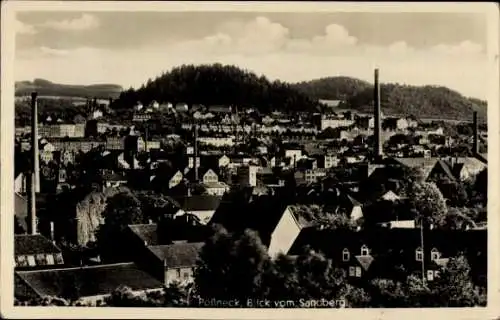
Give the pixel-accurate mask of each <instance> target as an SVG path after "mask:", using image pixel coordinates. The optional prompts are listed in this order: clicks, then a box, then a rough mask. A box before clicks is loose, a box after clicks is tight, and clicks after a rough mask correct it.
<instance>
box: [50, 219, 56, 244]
mask: <svg viewBox="0 0 500 320" xmlns="http://www.w3.org/2000/svg"><path fill="white" fill-rule="evenodd" d="M50 240H52V241H53V242H55V241H56V238H55V235H54V221H51V222H50Z"/></svg>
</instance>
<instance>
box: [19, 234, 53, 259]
mask: <svg viewBox="0 0 500 320" xmlns="http://www.w3.org/2000/svg"><path fill="white" fill-rule="evenodd" d="M14 239H15V241H14V252H15V255H16V256H18V255H32V254H38V253H60V252H61V249H59V248H58V247H57V246H56V245H55V244H53V243H52V242H51V241H50V240H49V239H47V238H45V237H44V236H42V235H41V234H34V235H28V234H22V235H16V236H15V238H14Z"/></svg>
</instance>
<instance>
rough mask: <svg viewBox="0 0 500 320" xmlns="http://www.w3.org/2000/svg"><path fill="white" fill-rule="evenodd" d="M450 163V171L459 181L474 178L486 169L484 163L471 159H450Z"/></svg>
mask: <svg viewBox="0 0 500 320" xmlns="http://www.w3.org/2000/svg"><path fill="white" fill-rule="evenodd" d="M450 161H451V167H452V171H453V173H454V175H455V177H456V178H457V179H459V180H460V181H464V180H467V179H469V178H472V177H475V176H476V175H477V174H479V173H480V172H481V171H483V170H484V169H486V168H487V167H488V165H487V164H486V163H484V162H483V161H481V160H479V159H477V158H473V157H458V158H451V160H450Z"/></svg>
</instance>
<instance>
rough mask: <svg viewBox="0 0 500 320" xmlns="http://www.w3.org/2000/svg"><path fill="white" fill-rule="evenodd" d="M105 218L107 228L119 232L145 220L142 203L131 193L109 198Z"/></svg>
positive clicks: (104, 213)
mask: <svg viewBox="0 0 500 320" xmlns="http://www.w3.org/2000/svg"><path fill="white" fill-rule="evenodd" d="M103 216H104V223H105V224H106V226H108V227H109V228H111V229H115V230H117V231H123V229H124V228H126V227H127V226H128V225H129V224H138V223H143V222H144V220H145V219H144V215H143V213H142V210H141V203H140V201H139V200H138V199H137V197H136V196H135V195H133V194H132V193H131V192H120V193H118V194H116V195H114V196H113V197H111V198H109V199H108V201H107V204H106V210H105V211H104V212H103Z"/></svg>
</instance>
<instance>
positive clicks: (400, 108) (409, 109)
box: [293, 77, 487, 120]
mask: <svg viewBox="0 0 500 320" xmlns="http://www.w3.org/2000/svg"><path fill="white" fill-rule="evenodd" d="M293 87H294V88H296V89H297V90H299V91H300V92H302V93H305V94H307V95H309V96H310V97H311V98H314V99H335V100H346V102H347V106H348V107H349V108H352V109H355V110H358V111H360V112H372V110H373V107H372V106H373V85H372V84H370V83H368V82H366V81H362V80H358V79H354V78H348V77H331V78H323V79H317V80H312V81H308V82H301V83H297V84H294V85H293ZM380 91H381V92H380V93H381V103H382V110H383V112H384V113H386V114H388V115H391V114H395V115H403V114H407V115H409V114H413V115H415V116H418V117H420V118H425V117H427V118H445V119H460V120H461V119H467V120H469V119H470V118H471V117H472V112H473V111H478V113H479V117H481V118H486V111H487V107H486V102H485V101H481V100H479V99H475V98H466V97H464V96H462V95H461V94H460V93H458V92H456V91H453V90H451V89H449V88H446V87H441V86H410V85H400V84H381V88H380Z"/></svg>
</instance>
